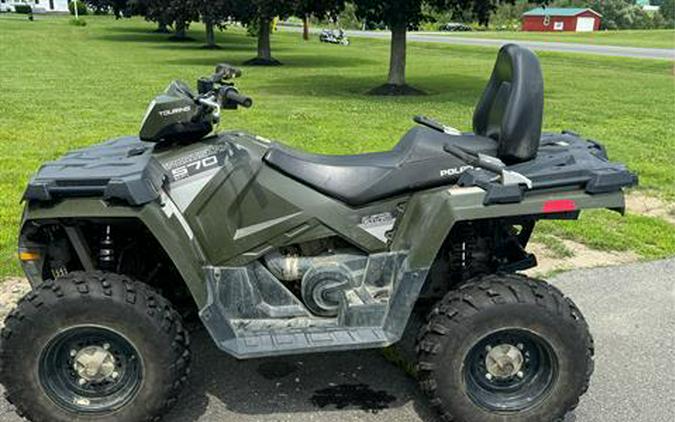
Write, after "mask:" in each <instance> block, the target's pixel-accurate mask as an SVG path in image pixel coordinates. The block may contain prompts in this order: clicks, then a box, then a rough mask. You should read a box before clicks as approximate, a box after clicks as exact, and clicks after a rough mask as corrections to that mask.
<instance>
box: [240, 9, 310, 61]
mask: <svg viewBox="0 0 675 422" xmlns="http://www.w3.org/2000/svg"><path fill="white" fill-rule="evenodd" d="M232 3H233V12H234V13H233V14H234V17H235V18H236V19H238V20H239V21H240V22H241V23H242V24H244V25H246V26H248V27H249V29H255V32H256V35H257V37H258V55H257V56H256V57H255V58H254V59H251V60H249V61H247V62H246V64H249V65H263V66H274V65H280V64H281V62H279V61H278V60H276V59H274V58H273V57H272V45H271V41H270V38H271V32H272V21H273V20H274V18H275V17H277V16H278V17H280V18H286V17H288V16H289V15H290V14H292V13H293V11H294V10H295V7H296V4H297V0H233V2H232Z"/></svg>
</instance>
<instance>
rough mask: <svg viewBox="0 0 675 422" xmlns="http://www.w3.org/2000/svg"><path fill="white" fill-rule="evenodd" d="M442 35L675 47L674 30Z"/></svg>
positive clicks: (458, 33)
mask: <svg viewBox="0 0 675 422" xmlns="http://www.w3.org/2000/svg"><path fill="white" fill-rule="evenodd" d="M434 34H440V33H434ZM442 34H443V35H449V36H453V37H454V36H461V37H475V38H492V39H500V40H527V41H548V42H570V43H578V44H596V45H615V46H624V47H645V48H675V30H673V29H657V30H621V31H595V32H521V31H484V32H483V31H471V32H444V33H442Z"/></svg>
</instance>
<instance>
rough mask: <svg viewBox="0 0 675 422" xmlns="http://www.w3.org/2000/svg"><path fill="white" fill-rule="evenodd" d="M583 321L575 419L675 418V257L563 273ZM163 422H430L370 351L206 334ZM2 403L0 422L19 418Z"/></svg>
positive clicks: (422, 406) (407, 382) (633, 421)
mask: <svg viewBox="0 0 675 422" xmlns="http://www.w3.org/2000/svg"><path fill="white" fill-rule="evenodd" d="M553 283H554V284H555V285H556V286H558V287H560V288H561V289H562V290H563V291H564V292H565V293H566V294H567V295H568V296H570V297H571V298H572V299H573V300H574V301H575V302H576V303H577V304H578V305H579V307H580V308H581V310H582V311H583V312H584V314H585V315H586V317H587V319H588V321H589V324H590V326H591V331H592V333H593V335H594V337H595V340H596V350H597V356H596V361H595V362H596V365H595V368H596V369H595V374H594V376H593V380H592V383H591V388H590V390H589V392H588V393H587V394H586V395H585V396H584V397H583V398H582V400H581V404H580V406H579V408H578V409H577V411H576V412H575V414H573V415H570V416H569V418H568V420H569V421H570V422H571V421H575V422H623V421H627V422H628V421H629V422H672V421H675V366H673V356H675V259H670V260H666V261H659V262H651V263H644V264H633V265H629V266H625V267H613V268H596V269H591V270H579V271H572V272H569V273H566V274H562V275H560V276H558V277H556V278H555V279H553ZM194 340H195V341H194V365H193V371H192V374H191V379H190V382H189V384H188V386H187V388H186V389H185V392H184V394H183V395H182V397H181V399H180V401H179V403H178V405H177V406H176V408H175V409H174V410H173V412H171V414H170V415H168V416H167V417H166V418H165V420H166V421H168V422H220V421H233V422H249V421H251V422H252V421H293V422H304V421H331V422H334V421H335V422H340V421H353V420H359V421H387V422H403V421H411V422H414V421H425V422H426V421H433V420H435V417H434V413H433V412H432V411H431V410H430V409H429V407H428V404H427V401H426V400H425V398H424V397H423V396H422V395H421V394H420V393H419V392H418V390H417V387H416V383H415V381H414V380H412V379H410V378H409V377H408V376H407V375H406V374H405V373H404V372H403V371H402V370H401V369H399V368H398V367H396V366H394V365H392V364H391V363H389V362H387V361H386V360H385V359H384V358H383V357H382V355H381V354H380V353H379V352H378V351H376V350H371V351H359V352H345V353H329V354H316V355H304V356H291V357H283V358H272V359H256V360H250V361H236V360H235V359H232V358H230V357H229V356H226V355H224V354H222V353H221V352H219V351H218V350H217V349H216V348H215V346H213V345H212V344H211V342H210V340H209V338H208V336H207V334H206V333H205V332H204V331H203V330H202V331H199V332H197V333H195V335H194ZM19 421H20V419H19V418H18V417H17V416H16V415H15V414H14V413H13V412H12V410H11V408H10V406H9V405H8V404H7V402H5V401H4V400H0V422H19Z"/></svg>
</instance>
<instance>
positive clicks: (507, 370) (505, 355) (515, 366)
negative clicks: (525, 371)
mask: <svg viewBox="0 0 675 422" xmlns="http://www.w3.org/2000/svg"><path fill="white" fill-rule="evenodd" d="M524 361H525V359H524V357H523V353H522V352H521V351H520V349H519V348H518V347H517V346H514V345H512V344H508V343H504V344H500V345H498V346H494V347H490V346H488V354H487V356H486V357H485V367H486V368H487V370H488V374H490V375H491V376H492V377H496V378H499V379H505V378H511V377H513V376H515V375H518V374H520V373H521V369H522V367H523V363H524Z"/></svg>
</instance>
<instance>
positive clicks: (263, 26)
mask: <svg viewBox="0 0 675 422" xmlns="http://www.w3.org/2000/svg"><path fill="white" fill-rule="evenodd" d="M271 26H272V24H271V22H270V20H269V19H261V20H260V28H259V30H258V59H260V60H263V61H266V62H271V61H272V45H271V42H270V29H271Z"/></svg>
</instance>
